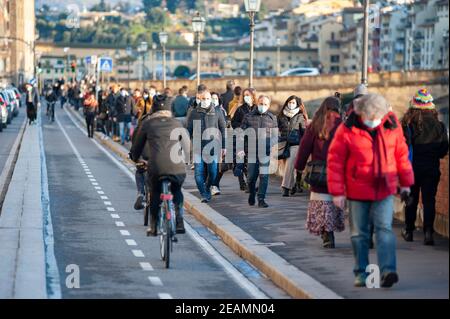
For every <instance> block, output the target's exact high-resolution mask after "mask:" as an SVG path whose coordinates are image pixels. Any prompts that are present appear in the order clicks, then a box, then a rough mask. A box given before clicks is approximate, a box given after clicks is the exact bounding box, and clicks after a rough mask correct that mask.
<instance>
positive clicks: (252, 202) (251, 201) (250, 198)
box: [248, 193, 256, 206]
mask: <svg viewBox="0 0 450 319" xmlns="http://www.w3.org/2000/svg"><path fill="white" fill-rule="evenodd" d="M255 203H256V194H254V193H253V194H252V193H251V194H250V195H249V196H248V204H249V205H250V206H255Z"/></svg>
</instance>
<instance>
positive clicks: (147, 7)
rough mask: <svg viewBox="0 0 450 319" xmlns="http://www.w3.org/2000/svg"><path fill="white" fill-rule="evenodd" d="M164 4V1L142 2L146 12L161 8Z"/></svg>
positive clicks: (146, 0)
mask: <svg viewBox="0 0 450 319" xmlns="http://www.w3.org/2000/svg"><path fill="white" fill-rule="evenodd" d="M161 3H162V0H142V5H143V6H144V9H145V11H148V10H151V9H153V8H154V7H159V6H160V5H161Z"/></svg>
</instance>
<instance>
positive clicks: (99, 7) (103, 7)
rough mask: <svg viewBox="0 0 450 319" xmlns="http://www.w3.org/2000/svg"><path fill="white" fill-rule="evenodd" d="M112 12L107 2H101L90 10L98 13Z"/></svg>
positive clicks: (102, 0)
mask: <svg viewBox="0 0 450 319" xmlns="http://www.w3.org/2000/svg"><path fill="white" fill-rule="evenodd" d="M110 10H111V6H110V5H109V4H106V3H105V0H100V2H99V3H98V4H96V5H94V6H92V8H91V9H90V11H98V12H108V11H110Z"/></svg>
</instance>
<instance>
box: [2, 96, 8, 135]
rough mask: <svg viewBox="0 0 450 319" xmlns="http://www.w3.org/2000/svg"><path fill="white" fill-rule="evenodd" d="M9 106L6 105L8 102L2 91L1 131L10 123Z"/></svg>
mask: <svg viewBox="0 0 450 319" xmlns="http://www.w3.org/2000/svg"><path fill="white" fill-rule="evenodd" d="M7 122H8V108H7V107H6V102H5V101H4V100H3V97H2V94H1V93H0V132H1V131H3V128H6V126H7V125H8V123H7Z"/></svg>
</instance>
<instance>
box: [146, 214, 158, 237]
mask: <svg viewBox="0 0 450 319" xmlns="http://www.w3.org/2000/svg"><path fill="white" fill-rule="evenodd" d="M157 235H158V232H157V230H156V217H154V216H152V215H151V214H150V228H148V229H147V237H156V236H157Z"/></svg>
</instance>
